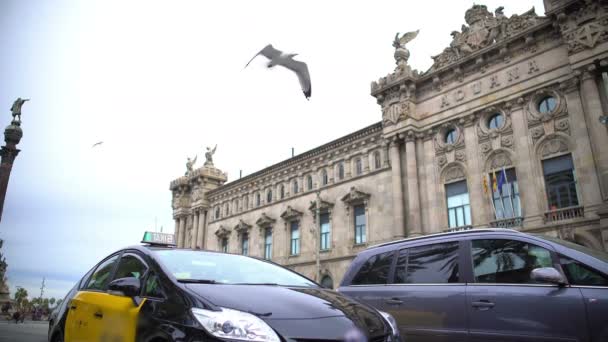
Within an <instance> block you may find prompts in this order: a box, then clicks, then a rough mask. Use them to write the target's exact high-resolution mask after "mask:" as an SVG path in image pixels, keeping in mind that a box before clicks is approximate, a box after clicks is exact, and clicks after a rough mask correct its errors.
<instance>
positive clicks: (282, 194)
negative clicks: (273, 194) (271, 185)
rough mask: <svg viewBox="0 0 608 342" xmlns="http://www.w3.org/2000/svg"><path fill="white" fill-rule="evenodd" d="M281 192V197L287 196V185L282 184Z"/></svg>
mask: <svg viewBox="0 0 608 342" xmlns="http://www.w3.org/2000/svg"><path fill="white" fill-rule="evenodd" d="M280 193H281V199H283V198H285V186H283V185H281V188H280Z"/></svg>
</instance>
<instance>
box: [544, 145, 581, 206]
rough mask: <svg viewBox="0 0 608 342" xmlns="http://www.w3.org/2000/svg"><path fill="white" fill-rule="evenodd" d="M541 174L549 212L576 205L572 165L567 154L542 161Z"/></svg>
mask: <svg viewBox="0 0 608 342" xmlns="http://www.w3.org/2000/svg"><path fill="white" fill-rule="evenodd" d="M543 173H544V175H545V187H546V190H547V200H548V204H549V209H550V210H555V209H559V208H567V207H573V206H577V205H578V203H579V202H578V196H577V192H576V180H575V174H574V164H573V163H572V157H571V156H570V155H569V154H568V155H563V156H559V157H556V158H551V159H546V160H543Z"/></svg>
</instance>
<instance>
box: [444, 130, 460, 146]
mask: <svg viewBox="0 0 608 342" xmlns="http://www.w3.org/2000/svg"><path fill="white" fill-rule="evenodd" d="M456 139H458V132H456V129H454V128H450V129H449V130H448V131H447V132H445V143H446V144H449V145H451V144H453V143H455V142H456Z"/></svg>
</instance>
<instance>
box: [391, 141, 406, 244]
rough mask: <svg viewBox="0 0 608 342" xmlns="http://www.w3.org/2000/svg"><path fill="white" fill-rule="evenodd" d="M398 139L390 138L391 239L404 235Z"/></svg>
mask: <svg viewBox="0 0 608 342" xmlns="http://www.w3.org/2000/svg"><path fill="white" fill-rule="evenodd" d="M400 140H401V139H400V138H398V137H397V136H394V137H392V139H391V141H390V147H389V149H390V152H389V153H390V159H391V170H392V171H391V172H392V179H393V218H394V225H395V227H394V228H393V229H394V233H393V238H402V237H404V236H405V235H406V232H405V222H404V215H403V184H402V179H401V153H400V151H399V150H400V148H399V144H400Z"/></svg>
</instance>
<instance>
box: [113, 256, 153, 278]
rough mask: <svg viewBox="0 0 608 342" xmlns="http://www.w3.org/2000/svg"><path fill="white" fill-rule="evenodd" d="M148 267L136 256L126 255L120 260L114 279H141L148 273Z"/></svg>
mask: <svg viewBox="0 0 608 342" xmlns="http://www.w3.org/2000/svg"><path fill="white" fill-rule="evenodd" d="M146 270H147V267H146V265H145V264H144V263H143V262H142V261H141V260H140V259H139V258H138V257H136V256H135V255H133V254H125V255H123V256H122V257H121V258H120V263H119V264H118V268H117V269H116V275H115V276H114V279H120V278H137V279H140V278H141V277H142V276H143V275H144V274H145V273H146Z"/></svg>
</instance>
